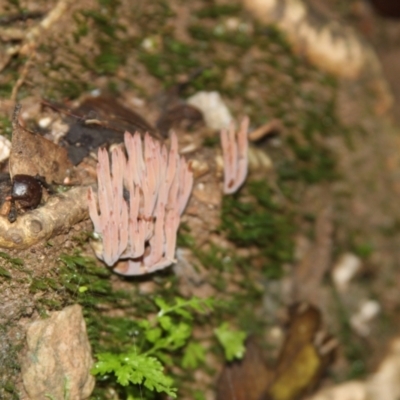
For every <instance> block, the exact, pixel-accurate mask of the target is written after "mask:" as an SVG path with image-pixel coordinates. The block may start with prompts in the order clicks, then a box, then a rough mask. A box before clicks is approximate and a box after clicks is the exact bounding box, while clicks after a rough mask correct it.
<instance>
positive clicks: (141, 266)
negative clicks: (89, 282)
mask: <svg viewBox="0 0 400 400" xmlns="http://www.w3.org/2000/svg"><path fill="white" fill-rule="evenodd" d="M124 139H125V146H126V151H127V155H128V156H126V155H125V153H124V151H123V149H122V148H121V147H117V148H115V149H114V150H113V151H112V153H111V166H110V159H109V155H108V152H107V151H106V150H105V149H99V152H98V164H97V183H98V193H97V198H98V201H97V200H96V195H95V193H94V191H93V190H92V189H91V188H90V189H89V193H88V203H89V214H90V218H91V219H92V221H93V224H94V231H95V234H96V235H98V236H99V238H100V239H101V245H100V246H98V248H97V249H96V250H95V251H96V255H97V257H99V258H100V259H102V260H103V261H104V262H105V263H106V264H107V265H108V266H110V267H112V266H114V270H115V271H116V272H118V273H120V274H123V275H142V274H146V273H150V272H154V271H157V270H159V269H162V268H165V267H167V266H169V265H170V264H172V263H173V262H174V261H175V247H176V235H177V230H178V227H179V222H180V216H181V214H182V213H183V211H184V209H185V207H186V204H187V202H188V200H189V196H190V193H191V191H192V186H193V174H192V172H191V171H190V168H189V166H188V164H187V162H186V161H185V159H184V158H183V157H180V156H179V154H178V140H177V137H176V135H175V133H173V134H172V136H171V146H170V149H169V151H168V150H167V148H166V147H165V146H164V145H161V144H160V142H158V141H157V140H155V139H153V138H152V137H151V136H150V135H149V134H148V133H146V135H145V137H144V148H143V147H142V139H141V137H140V134H139V133H138V132H136V133H135V135H133V136H132V135H131V134H130V133H128V132H125V136H124ZM126 193H127V195H126ZM118 260H123V261H124V263H122V265H123V267H121V266H118V265H116V263H117V261H118Z"/></svg>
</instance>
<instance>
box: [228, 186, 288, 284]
mask: <svg viewBox="0 0 400 400" xmlns="http://www.w3.org/2000/svg"><path fill="white" fill-rule="evenodd" d="M248 188H249V193H250V194H251V195H252V197H251V199H250V200H248V199H246V201H243V194H240V193H239V194H236V195H234V196H225V197H224V199H223V203H222V215H221V221H222V223H221V229H222V231H223V232H224V233H225V234H226V236H227V238H228V239H229V240H231V241H232V242H234V243H235V244H236V245H237V246H238V247H244V248H245V247H249V246H255V247H257V248H258V249H259V252H260V256H261V257H262V258H263V259H264V262H263V264H264V268H263V270H264V273H265V275H266V276H268V277H270V278H278V277H280V276H281V274H282V265H283V264H284V263H286V262H289V261H291V260H292V258H293V234H294V225H293V216H292V215H291V213H290V212H288V211H285V210H284V209H283V208H282V206H280V205H278V204H277V203H276V202H275V201H274V199H273V193H272V191H271V189H270V188H269V187H268V185H266V183H265V182H263V181H253V182H249V183H248ZM250 261H251V260H250Z"/></svg>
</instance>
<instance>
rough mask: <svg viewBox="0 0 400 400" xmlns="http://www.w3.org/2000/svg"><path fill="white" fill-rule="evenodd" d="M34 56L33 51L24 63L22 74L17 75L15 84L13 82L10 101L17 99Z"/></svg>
mask: <svg viewBox="0 0 400 400" xmlns="http://www.w3.org/2000/svg"><path fill="white" fill-rule="evenodd" d="M35 54H36V53H35V50H33V51H32V52H31V54H30V56H29V58H28V61H27V62H26V63H25V65H24V67H23V68H22V72H21V74H20V75H19V78H18V80H17V82H15V85H14V87H13V89H12V92H11V98H10V99H11V100H12V101H15V100H16V99H17V94H18V90H19V88H20V87H21V86H22V85H23V84H24V82H25V79H26V77H27V75H28V72H29V68H30V67H31V65H32V63H33V60H34V59H35Z"/></svg>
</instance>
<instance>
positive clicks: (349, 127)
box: [0, 0, 400, 399]
mask: <svg viewBox="0 0 400 400" xmlns="http://www.w3.org/2000/svg"><path fill="white" fill-rule="evenodd" d="M53 4H55V2H54V3H53ZM30 6H31V4H30V1H27V2H24V4H23V5H21V4H20V3H19V2H15V1H8V2H7V4H6V5H5V6H3V9H2V10H1V13H9V12H14V11H19V10H20V9H24V8H27V9H29V7H30ZM48 7H50V6H48ZM21 27H22V28H23V23H22V22H21ZM25 61H26V60H25V59H24V58H23V57H16V58H15V59H13V60H12V61H11V63H10V64H9V65H8V67H7V68H6V69H5V70H4V71H3V74H4V75H3V76H4V77H3V78H2V79H1V80H0V99H1V98H8V97H9V96H10V94H11V91H12V88H13V86H14V84H15V83H16V80H17V79H18V76H19V71H20V70H21V68H22V65H23V64H24V62H25ZM197 69H200V70H201V73H199V74H198V75H197V76H196V77H195V78H194V79H193V80H192V81H190V83H189V85H188V86H187V87H186V88H185V90H184V92H183V93H182V96H184V97H186V96H189V95H190V94H193V93H195V92H196V91H198V90H217V91H219V92H220V94H221V95H222V96H223V98H224V100H225V101H226V103H227V105H228V106H229V108H230V109H231V111H232V112H233V114H234V115H237V116H240V115H244V114H247V115H249V116H250V118H251V121H252V125H253V126H258V125H260V124H263V123H266V122H268V121H270V120H271V119H273V118H278V119H280V121H281V122H282V124H283V127H284V128H283V131H282V132H281V134H280V136H279V137H278V139H277V140H276V139H275V140H265V141H262V142H260V143H257V144H256V146H257V147H259V148H260V149H262V150H263V151H266V152H267V153H268V154H269V156H270V157H271V159H272V160H273V164H274V171H270V172H267V173H265V175H262V173H261V175H262V178H260V173H255V174H254V176H253V177H250V179H249V181H248V182H247V183H246V185H245V186H244V188H243V189H242V190H241V192H239V193H238V194H236V195H234V196H232V197H225V198H224V200H223V202H222V205H221V224H220V226H219V227H218V229H217V231H216V232H213V234H216V235H217V236H218V235H219V236H220V237H221V240H223V243H224V245H218V243H215V241H210V242H209V243H206V244H204V243H203V244H201V245H199V244H198V243H197V241H196V232H191V231H190V230H187V229H185V227H182V229H181V231H180V237H179V245H180V246H182V247H187V248H189V249H190V250H191V251H192V253H193V254H194V256H195V260H196V261H195V264H196V263H197V264H198V265H199V267H200V266H201V267H202V268H205V269H206V271H207V283H208V284H209V285H210V286H211V287H212V290H213V291H214V293H216V296H218V295H217V294H220V298H221V299H223V300H224V301H225V303H224V304H225V306H224V307H221V308H217V309H216V311H215V312H214V314H213V315H212V317H211V318H210V319H209V320H208V321H204V320H203V319H201V318H199V319H196V320H195V322H194V324H195V326H196V327H197V328H198V329H200V328H201V329H203V327H204V326H206V329H210V330H211V329H212V328H213V327H215V326H217V325H218V324H219V323H220V322H221V321H224V320H230V321H232V322H233V323H234V324H236V325H237V326H238V327H240V328H242V329H245V330H246V331H248V332H249V333H257V334H258V335H259V336H261V337H264V338H266V337H267V334H266V333H265V332H267V330H266V329H267V328H268V327H269V326H271V325H274V324H276V322H277V319H276V312H277V310H278V309H279V308H280V307H283V306H284V305H285V304H287V303H288V302H289V300H288V299H286V298H284V294H283V292H282V291H280V290H278V291H277V292H276V291H275V292H273V293H268V290H269V289H270V288H271V282H277V283H278V285H279V282H280V281H281V279H283V278H284V277H287V276H288V275H290V271H292V269H293V268H294V266H295V265H296V264H297V263H298V260H297V259H296V255H295V249H296V238H298V237H299V236H306V237H307V238H308V239H309V241H310V242H311V243H314V242H315V237H314V236H313V235H314V233H315V224H316V220H317V217H318V213H319V212H320V210H321V207H320V206H321V202H322V203H324V202H326V203H329V204H331V205H332V207H333V208H334V210H335V214H334V218H333V223H334V225H335V233H334V235H333V238H332V240H333V242H334V244H333V249H332V256H331V257H332V258H331V259H330V260H329V262H330V263H332V262H333V260H334V257H335V256H336V255H339V254H341V253H342V252H343V251H353V252H355V253H357V254H358V255H360V256H361V257H362V258H363V260H364V263H365V269H364V271H365V273H364V276H363V279H362V280H360V282H359V285H360V286H361V287H362V293H363V294H364V295H368V296H369V295H371V293H372V294H374V295H375V296H376V297H378V298H381V296H380V290H382V287H383V285H382V279H377V272H376V271H374V268H375V267H376V266H377V264H378V263H381V264H380V267H379V271H381V272H382V271H383V275H381V276H387V275H390V272H388V271H393V269H394V268H395V267H396V266H397V265H398V262H399V260H398V256H397V254H396V252H395V251H393V252H391V253H390V254H386V255H385V256H382V253H383V251H384V249H385V248H386V247H387V243H388V240H389V239H388V236H389V237H390V243H391V245H393V244H394V243H397V242H398V237H399V229H398V224H397V225H396V224H395V223H391V222H390V221H389V222H387V219H388V218H389V219H390V218H393V220H394V221H396V220H397V221H399V220H400V219H398V217H397V219H396V217H394V216H393V215H394V214H393V213H392V211H393V209H394V208H395V207H394V204H397V202H396V201H395V200H394V194H393V190H392V189H393V188H392V187H390V188H384V189H382V187H381V186H379V185H378V186H379V187H378V188H377V187H374V188H373V189H371V184H375V183H376V182H377V181H379V180H380V179H382V177H385V176H386V177H387V170H385V169H383V170H382V169H381V172H380V173H376V172H375V171H374V172H373V175H371V174H370V170H369V169H366V168H365V163H368V162H370V163H371V168H372V166H374V168H375V169H377V168H379V166H381V165H382V163H384V162H385V160H386V158H387V154H386V153H384V150H382V149H384V148H385V146H390V144H391V143H393V141H392V138H391V137H392V136H391V135H393V133H388V134H387V136H384V137H383V138H381V139H380V140H381V141H379V139H378V138H376V137H375V136H374V135H375V131H374V129H382V125H381V123H380V122H379V121H378V120H377V119H376V118H375V117H374V116H372V115H368V116H366V117H365V120H363V122H362V123H353V124H345V123H344V122H343V121H342V119H341V116H340V113H339V112H338V106H342V107H343V104H338V102H341V101H342V100H341V99H342V97H340V93H342V92H343V90H345V89H344V88H343V84H342V83H341V82H339V81H337V80H336V78H334V77H332V76H329V75H327V74H325V73H323V72H320V71H318V70H316V69H315V68H313V67H312V66H310V65H309V64H307V62H306V61H305V60H303V59H301V58H300V57H297V56H295V55H293V53H292V52H291V50H290V48H289V46H288V45H287V43H286V41H285V38H284V37H283V36H282V35H281V34H280V32H279V31H278V30H277V29H276V28H275V27H273V26H268V27H266V26H262V25H259V24H258V23H257V22H255V21H254V20H253V19H251V18H250V16H249V15H248V14H246V13H245V12H244V11H243V10H242V7H241V5H240V4H239V3H235V2H234V3H229V4H223V3H219V2H213V1H208V0H197V1H194V2H190V5H189V4H187V3H184V2H181V1H170V2H166V1H162V0H158V1H154V2H151V4H148V5H146V4H145V3H143V2H134V3H132V2H130V1H122V0H121V1H106V0H98V1H87V2H86V1H82V2H79V3H76V4H74V6H73V7H72V10H71V11H70V12H69V14H68V15H67V16H66V17H65V18H63V19H62V20H60V23H59V24H58V26H57V27H55V28H53V30H52V34H51V37H46V36H44V37H43V38H41V39H40V43H39V44H38V48H37V58H36V62H35V63H34V64H33V67H31V69H30V71H29V74H28V76H27V79H26V84H25V85H23V86H22V87H21V89H20V90H19V94H18V98H19V99H20V100H22V101H23V100H24V99H25V98H27V97H34V98H39V97H45V98H51V99H54V100H56V101H63V100H67V101H69V100H74V99H77V98H78V97H79V96H81V95H83V94H85V93H87V92H88V91H90V90H93V89H100V90H102V91H105V92H108V93H112V94H113V95H114V96H116V97H119V96H123V93H126V92H129V93H135V95H136V96H138V97H140V98H142V99H144V100H145V101H146V102H147V104H148V105H149V108H151V111H150V115H151V116H154V115H155V114H156V113H157V112H160V110H159V109H158V108H157V107H158V106H159V103H160V101H159V98H160V97H161V96H162V94H164V93H165V92H166V91H167V90H168V89H169V88H171V87H172V86H173V85H175V84H176V83H177V82H180V81H181V79H182V77H187V76H189V75H190V74H192V73H193V72H194V71H196V70H197ZM349 104H350V107H351V106H354V101H353V102H352V101H350V102H349ZM364 105H365V104H364V103H363V104H362V105H357V107H358V108H357V110H358V112H360V113H361V114H362V113H363V112H365V108H363V107H364ZM367 106H368V104H367ZM367 106H366V108H368V107H367ZM391 129H393V128H388V129H387V132H390V130H391ZM0 131H1V132H0V133H2V134H3V135H6V136H9V135H10V121H9V119H8V117H7V116H6V115H1V116H0ZM392 132H393V131H392ZM207 141H208V143H207V144H208V145H215V144H216V142H217V141H215V140H210V139H209V137H208V139H207ZM210 142H212V143H210ZM375 149H379V150H382V151H381V153H380V156H379V157H378V156H377V157H375V158H373V160H372V157H374V150H375ZM353 160H355V162H353ZM357 162H358V163H359V164H358V165H357V164H356V163H357ZM372 169H373V168H372ZM385 174H386V175H385ZM368 180H370V182H369V183H368ZM381 189H382V190H381ZM371 191H374V193H380V194H379V195H378V194H377V195H375V194H373V195H370V192H371ZM381 192H382V193H381ZM367 196H368V200H365V199H366V198H367ZM316 199H317V200H316ZM383 199H386V200H385V201H386V203H385V202H384V200H383ZM360 201H365V202H366V207H367V211H366V212H365V213H364V214H363V213H362V212H361V214H360V213H359V214H357V212H358V211H357V212H356V214H355V215H354V212H353V209H352V207H353V208H354V207H356V206H357V204H359V203H360ZM387 203H389V206H387ZM374 207H375V208H374ZM393 212H394V211H393ZM369 214H374V215H375V217H374V218H373V220H374V222H373V223H369V221H368V220H367V218H366V216H369ZM379 227H380V228H381V231H377V229H378V230H379ZM85 229H89V228H88V226H86V227H85ZM71 236H73V235H71ZM75 236H76V235H75ZM66 240H67V242H68V243H69V244H68V245H67V246H65V248H61V249H57V250H56V249H54V248H53V250H51V249H52V243H48V244H47V250H45V251H44V254H45V256H46V257H48V260H50V262H49V264H48V265H50V266H51V269H48V270H45V269H43V268H42V267H41V268H39V269H38V270H35V263H34V262H32V261H30V259H29V258H28V261H27V259H25V257H27V253H26V252H25V253H22V254H21V255H18V254H12V255H11V256H8V255H6V256H4V257H3V261H4V265H3V263H2V264H1V265H0V282H1V285H2V287H3V288H7V287H13V288H16V287H18V285H21V286H24V287H25V288H26V289H27V290H28V292H29V295H30V296H31V297H32V301H31V302H30V303H29V307H30V311H29V312H27V314H28V315H33V314H34V312H37V313H39V314H40V315H42V316H45V315H46V313H47V312H49V311H52V310H58V309H60V308H62V307H64V306H66V305H68V304H70V303H74V302H79V303H80V304H81V305H82V306H83V309H84V313H85V317H86V320H87V324H88V332H89V337H90V340H91V343H92V346H93V350H94V352H95V353H96V352H100V351H105V350H107V351H115V352H122V351H124V349H125V348H126V347H128V346H130V345H132V341H134V340H135V332H136V323H135V321H137V320H139V319H143V318H146V317H147V316H148V315H151V314H153V313H154V312H155V311H156V309H155V306H154V302H153V299H154V296H156V295H157V296H162V297H163V298H165V299H166V301H168V300H172V299H173V298H174V297H175V296H179V295H180V290H181V288H180V280H179V278H178V277H177V276H176V275H175V274H174V273H173V271H172V270H171V269H169V270H166V271H163V272H160V273H157V274H154V275H152V276H150V277H143V278H140V279H137V278H119V277H116V276H115V275H112V274H111V273H110V272H109V271H108V270H107V269H106V268H105V267H103V266H102V265H100V264H99V262H97V261H95V260H94V259H93V258H91V257H90V256H87V254H89V250H88V247H87V242H88V235H83V236H82V235H81V236H80V237H75V238H71V237H70V238H68V239H66ZM226 242H228V243H229V245H228V246H226V245H225V244H226ZM71 243H73V245H71ZM53 245H54V244H53ZM45 247H46V246H45ZM77 248H78V250H79V251H76V249H77ZM246 250H249V251H246ZM39 251H40V252H42V251H43V249H40V250H39ZM46 251H48V254H47V253H46ZM50 254H51V256H50ZM10 257H11V258H10ZM17 258H21V259H22V260H23V264H21V263H19V262H16V261H15V260H16V259H17ZM379 260H380V261H379ZM382 260H383V261H382ZM18 268H19V270H18ZM315 268H318V266H315ZM10 270H11V272H10ZM15 270H18V272H17V273H13V272H12V271H15ZM288 271H289V272H288ZM385 271H386V272H385ZM385 274H386V275H385ZM378 281H379V283H378ZM148 284H149V285H151V290H150V291H149V292H146V291H144V290H143V288H144V287H145V286H146V285H148ZM322 284H323V285H324V286H326V287H328V290H330V289H329V288H330V287H331V284H330V283H329V282H323V283H321V285H322ZM266 298H268V300H266ZM332 298H333V301H332V303H331V304H326V305H322V308H323V309H324V311H326V310H330V311H332V310H334V311H333V314H332V315H333V316H332V317H331V320H330V321H329V323H330V326H331V328H332V329H334V330H335V329H336V333H337V335H338V337H339V338H340V341H341V344H342V346H343V348H344V349H345V351H344V356H343V358H344V360H345V363H347V368H345V371H344V373H343V372H342V373H339V374H338V376H339V378H340V379H344V378H346V377H348V376H351V377H353V376H360V375H362V374H364V373H365V372H366V371H367V370H368V360H367V359H366V357H365V354H364V353H363V352H362V351H361V350H360V349H361V343H362V340H360V338H357V337H356V336H355V335H354V333H353V332H352V330H351V328H350V326H349V314H348V312H347V311H346V304H347V303H346V301H347V300H343V299H341V298H339V297H337V296H332ZM265 302H268V304H271V303H272V304H273V310H271V309H270V308H269V309H266V308H265V307H264V306H265ZM382 303H383V306H384V308H385V304H389V306H388V307H387V309H385V312H384V313H383V315H384V316H385V317H382V320H383V319H384V318H385V320H386V321H388V320H390V315H392V314H393V313H394V312H395V310H397V307H399V301H398V300H394V299H393V298H392V297H390V296H387V297H386V298H384V299H383V300H382ZM332 304H333V305H332ZM352 307H353V309H352V311H354V310H355V308H356V306H355V305H354V304H352ZM21 315H24V313H23V312H22V311H21V312H20V313H19V314H18V316H21ZM14 322H17V320H16V321H14ZM378 325H379V326H377V327H376V328H375V330H374V332H382V331H384V332H385V335H386V337H387V336H389V335H390V332H391V331H392V327H391V326H390V324H381V325H380V324H378ZM5 334H6V333H5V332H3V333H1V332H0V335H1V336H3V335H5ZM375 344H376V343H375V341H374V340H373V339H372V340H371V346H373V345H375ZM215 351H216V352H217V356H218V357H219V363H222V354H219V353H218V350H215ZM15 352H16V349H14V350H13V351H10V352H9V354H8V355H7V357H6V358H5V360H6V361H4V364H3V365H5V366H6V368H9V369H10V371H11V370H13V371H18V367H17V366H16V364H15ZM181 356H182V354H179V353H177V354H176V357H177V360H179V358H180V357H181ZM214 361H215V360H214ZM177 364H179V361H177ZM203 368H204V370H205V371H206V375H208V376H210V375H211V376H212V375H213V374H215V371H216V368H215V366H214V365H209V364H205V365H204V366H203ZM174 374H175V376H176V378H177V380H178V381H179V384H180V387H181V388H182V389H181V390H182V395H183V396H184V395H187V394H188V393H191V391H192V390H193V388H196V383H195V378H194V372H192V371H188V372H187V373H183V371H182V370H178V371H177V370H176V369H175V370H174ZM10 376H11V377H10V378H9V380H8V381H7V383H2V384H3V385H4V387H5V392H3V393H7V394H5V396H9V397H10V398H16V397H15V396H16V394H15V390H14V389H13V386H12V384H11V383H8V382H12V374H11V375H10ZM205 381H207V380H205ZM212 381H213V380H212V379H209V380H208V382H209V383H210V382H212ZM10 385H11V386H10ZM111 389H112V390H115V391H116V392H119V393H120V395H121V396H122V397H121V398H123V393H122V392H121V390H122V389H121V388H119V387H118V386H117V385H116V384H115V382H113V381H111V380H110V379H105V380H103V381H101V380H99V381H98V384H97V386H96V390H95V392H94V395H93V398H95V399H103V398H110V397H107V396H109V393H110V390H111ZM11 393H14V394H11ZM13 396H14V397H13ZM189 397H190V396H189ZM5 398H7V397H5ZM114 398H115V397H114ZM149 398H150V397H149ZM182 398H183V397H182Z"/></svg>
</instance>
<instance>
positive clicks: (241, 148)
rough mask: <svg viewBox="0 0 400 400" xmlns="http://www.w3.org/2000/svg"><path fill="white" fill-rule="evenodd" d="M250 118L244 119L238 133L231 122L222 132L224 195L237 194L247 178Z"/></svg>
mask: <svg viewBox="0 0 400 400" xmlns="http://www.w3.org/2000/svg"><path fill="white" fill-rule="evenodd" d="M248 128H249V118H248V117H244V118H243V121H242V123H241V124H240V127H239V131H238V132H237V133H236V131H235V124H234V123H233V122H231V124H230V126H229V128H228V129H222V130H221V145H222V154H223V159H224V193H225V194H231V193H235V192H236V191H237V190H238V189H239V187H240V186H241V185H242V184H243V182H244V181H245V179H246V176H247V166H248V156H247V149H248V138H247V130H248Z"/></svg>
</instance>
